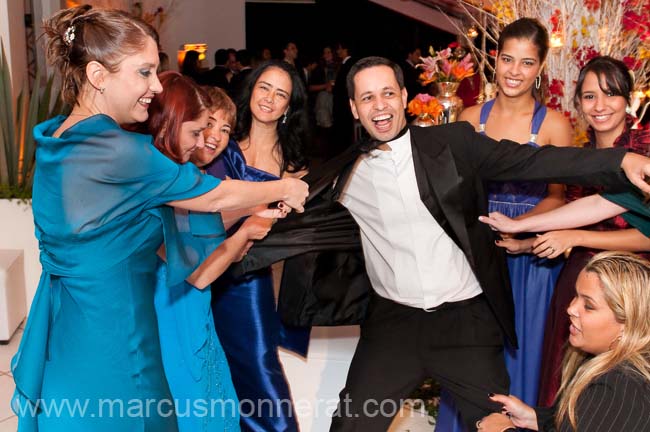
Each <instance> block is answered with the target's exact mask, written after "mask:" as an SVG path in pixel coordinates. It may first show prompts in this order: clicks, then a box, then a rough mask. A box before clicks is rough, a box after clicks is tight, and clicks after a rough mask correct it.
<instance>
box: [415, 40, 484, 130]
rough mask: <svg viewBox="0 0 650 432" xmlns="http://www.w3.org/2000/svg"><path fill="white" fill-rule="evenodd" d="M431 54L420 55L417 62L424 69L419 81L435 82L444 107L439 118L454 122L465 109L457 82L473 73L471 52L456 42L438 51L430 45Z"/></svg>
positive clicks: (437, 93) (442, 120)
mask: <svg viewBox="0 0 650 432" xmlns="http://www.w3.org/2000/svg"><path fill="white" fill-rule="evenodd" d="M429 54H430V55H429V56H428V57H421V58H420V60H422V63H421V64H419V65H417V66H416V67H418V68H420V69H422V70H423V71H422V73H421V74H420V77H419V78H420V81H421V82H422V84H423V85H427V84H430V83H435V85H436V88H437V92H436V95H437V96H438V102H439V103H440V104H441V105H442V108H443V111H442V115H441V116H440V120H439V122H440V123H452V122H455V121H456V119H457V118H458V115H459V114H460V112H461V111H462V110H463V101H462V99H461V98H459V97H458V96H456V91H458V86H459V85H460V82H461V81H462V80H464V79H465V78H467V77H469V76H472V75H474V62H473V61H472V55H471V54H469V53H467V54H466V53H465V50H464V49H461V48H460V47H459V45H458V43H457V42H452V43H451V44H449V46H448V47H447V48H445V49H443V50H440V51H438V52H436V51H435V50H434V49H433V47H429Z"/></svg>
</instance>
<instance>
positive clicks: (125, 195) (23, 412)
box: [12, 114, 219, 432]
mask: <svg viewBox="0 0 650 432" xmlns="http://www.w3.org/2000/svg"><path fill="white" fill-rule="evenodd" d="M63 121H64V117H61V116H59V117H56V118H53V119H51V120H48V121H46V122H44V123H42V124H40V125H38V126H36V128H35V129H34V137H35V139H36V142H37V146H38V147H37V151H36V171H35V174H34V189H33V203H32V204H33V210H34V222H35V225H36V236H37V238H38V240H39V247H40V250H41V255H40V260H41V263H42V265H43V273H42V276H41V279H40V283H39V286H38V289H37V291H36V295H35V297H34V300H33V303H32V306H31V310H30V313H29V318H28V320H27V324H26V327H25V332H24V335H23V338H22V340H21V343H20V347H19V349H18V352H17V353H16V355H15V356H14V358H13V360H12V372H13V376H14V380H15V382H16V392H15V394H14V399H13V400H12V408H13V409H14V411H15V412H16V413H17V415H18V417H19V420H18V430H19V431H41V432H50V431H61V432H74V431H80V432H81V431H83V432H86V431H93V432H116V431H152V432H153V431H156V432H161V431H170V432H173V431H176V430H177V425H176V416H175V413H174V407H173V404H172V402H173V401H171V395H170V391H169V387H168V385H167V380H166V379H165V374H164V371H163V366H162V360H161V354H160V343H159V336H158V325H157V320H156V313H155V309H154V288H155V286H156V266H157V260H158V258H157V256H156V251H157V249H158V247H159V246H160V245H161V243H162V242H163V229H162V213H161V207H162V206H163V204H164V203H166V202H169V201H172V200H181V199H187V198H191V197H195V196H198V195H201V194H204V193H206V192H208V191H209V190H211V189H213V188H214V187H216V186H217V185H218V184H219V180H217V179H214V178H210V177H209V176H204V175H201V173H200V172H199V170H198V169H197V168H196V167H194V166H192V165H189V164H188V165H178V164H176V163H174V162H172V161H171V160H170V159H168V158H167V157H165V156H164V155H162V154H161V153H160V152H159V151H158V150H157V149H156V148H155V147H154V146H153V143H152V139H151V137H150V136H147V135H140V134H135V133H130V132H125V131H124V130H122V129H121V128H120V127H119V125H118V124H117V123H115V121H113V120H112V119H111V118H110V117H107V116H105V115H101V114H100V115H95V116H92V117H89V118H87V119H84V120H82V121H80V122H79V123H77V124H75V125H73V126H72V127H70V128H69V129H67V130H66V131H65V132H64V133H63V134H62V135H61V136H60V137H59V138H54V137H52V134H53V133H54V132H55V131H56V130H57V129H58V128H59V126H60V125H61V124H62V122H63ZM167 247H168V249H173V246H172V245H168V246H167ZM170 272H171V274H172V276H173V278H175V279H176V280H178V279H180V280H182V279H184V278H185V277H186V276H187V275H184V274H182V272H181V271H177V269H174V270H170ZM57 407H58V408H60V409H61V411H60V412H59V413H58V414H55V412H54V411H53V410H54V409H56V408H57Z"/></svg>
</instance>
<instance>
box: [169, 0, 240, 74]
mask: <svg viewBox="0 0 650 432" xmlns="http://www.w3.org/2000/svg"><path fill="white" fill-rule="evenodd" d="M245 3H246V2H245V0H216V1H215V0H176V2H175V6H174V10H173V11H172V12H173V13H171V14H169V17H168V18H167V21H166V22H165V24H164V26H163V29H162V32H161V35H160V37H161V45H162V50H163V51H165V52H166V53H167V54H168V55H169V58H170V63H171V67H172V68H175V67H176V53H177V51H178V48H179V47H180V46H181V45H182V44H184V43H207V44H208V52H207V59H206V62H207V64H206V66H210V67H212V66H214V52H215V51H216V50H217V49H218V48H235V49H241V48H245V44H246V25H245V24H246V22H245V21H246V16H245Z"/></svg>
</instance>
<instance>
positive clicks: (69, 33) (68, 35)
mask: <svg viewBox="0 0 650 432" xmlns="http://www.w3.org/2000/svg"><path fill="white" fill-rule="evenodd" d="M74 31H75V28H74V26H73V25H71V26H70V27H68V29H67V30H66V31H65V33H63V42H65V44H66V45H67V46H72V41H74Z"/></svg>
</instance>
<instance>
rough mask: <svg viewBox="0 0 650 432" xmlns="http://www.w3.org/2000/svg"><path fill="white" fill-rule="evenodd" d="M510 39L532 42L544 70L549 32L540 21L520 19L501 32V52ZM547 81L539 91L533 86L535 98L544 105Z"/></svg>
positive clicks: (499, 49) (543, 80)
mask: <svg viewBox="0 0 650 432" xmlns="http://www.w3.org/2000/svg"><path fill="white" fill-rule="evenodd" d="M510 39H525V40H527V41H530V42H531V43H532V44H533V45H535V47H536V48H537V56H538V57H539V61H540V67H542V68H543V66H544V61H546V55H547V54H548V48H549V40H548V31H546V27H544V26H543V25H542V24H541V23H540V22H539V21H538V20H536V19H534V18H520V19H518V20H516V21H513V22H511V23H510V24H508V25H507V26H505V27H504V28H503V30H501V33H500V34H499V41H498V42H497V50H498V51H499V52H501V50H503V45H505V43H506V41H507V40H510ZM543 72H544V71H543V70H542V69H540V71H539V73H540V75H542V78H543ZM545 81H546V79H542V85H540V87H539V89H537V88H535V86H533V97H534V98H535V100H536V101H537V102H540V103H542V104H543V103H544V98H545V95H544V87H545Z"/></svg>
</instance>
